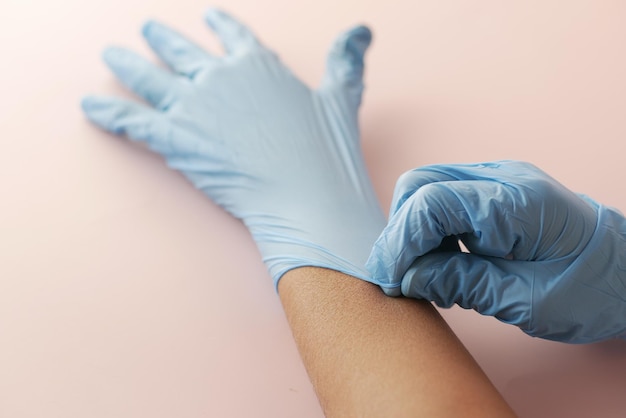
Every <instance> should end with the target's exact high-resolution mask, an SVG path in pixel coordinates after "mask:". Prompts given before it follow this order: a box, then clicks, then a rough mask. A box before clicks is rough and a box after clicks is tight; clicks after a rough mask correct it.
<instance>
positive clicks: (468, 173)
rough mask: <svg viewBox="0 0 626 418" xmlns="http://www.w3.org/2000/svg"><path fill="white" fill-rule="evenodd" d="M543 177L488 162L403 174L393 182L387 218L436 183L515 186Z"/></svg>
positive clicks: (525, 166) (526, 168)
mask: <svg viewBox="0 0 626 418" xmlns="http://www.w3.org/2000/svg"><path fill="white" fill-rule="evenodd" d="M545 177H547V175H546V174H545V173H544V172H543V171H541V170H539V169H538V168H537V167H535V166H534V165H532V164H530V163H526V162H523V161H509V160H501V161H491V162H483V163H476V164H434V165H427V166H424V167H419V168H416V169H414V170H410V171H408V172H406V173H404V174H403V175H402V176H400V178H398V181H397V182H396V187H395V190H394V194H393V199H392V204H391V211H390V215H393V214H394V213H395V212H396V211H397V210H398V209H399V208H400V207H401V206H402V204H404V202H405V201H406V200H407V199H408V198H409V197H410V196H411V195H412V194H413V193H415V191H416V190H417V189H419V188H420V187H422V186H424V185H426V184H428V183H435V182H440V181H456V180H492V181H498V182H500V183H508V182H511V183H519V182H522V181H528V180H536V179H538V178H545Z"/></svg>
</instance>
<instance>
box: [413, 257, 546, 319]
mask: <svg viewBox="0 0 626 418" xmlns="http://www.w3.org/2000/svg"><path fill="white" fill-rule="evenodd" d="M534 268H535V267H534V265H533V263H530V262H527V261H516V260H507V259H503V258H498V257H485V256H480V255H475V254H467V253H458V252H448V253H434V254H433V253H431V254H427V255H424V256H422V257H418V258H417V259H416V260H415V261H414V262H413V264H412V265H411V267H410V268H409V269H408V270H407V271H406V273H405V274H404V276H403V278H402V294H403V295H404V296H408V297H411V298H420V299H428V300H430V301H432V302H435V303H436V304H437V305H438V306H440V307H443V308H449V307H451V306H452V305H453V304H455V303H456V304H458V305H459V306H461V307H463V308H466V309H470V308H471V309H474V310H476V311H478V312H479V313H481V314H483V315H490V316H495V317H496V318H498V319H500V320H501V321H503V322H506V323H509V324H514V325H517V326H519V327H520V328H522V329H528V327H529V326H530V321H531V302H532V283H533V279H534V276H535V274H534Z"/></svg>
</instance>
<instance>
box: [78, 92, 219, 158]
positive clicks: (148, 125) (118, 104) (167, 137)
mask: <svg viewBox="0 0 626 418" xmlns="http://www.w3.org/2000/svg"><path fill="white" fill-rule="evenodd" d="M81 105H82V108H83V110H84V112H85V115H86V116H87V118H88V119H89V120H90V121H91V122H93V123H95V124H96V125H98V126H100V127H101V128H102V129H105V130H107V131H109V132H111V133H114V134H116V135H126V136H127V137H128V138H130V139H132V140H135V141H142V142H146V143H147V144H148V146H149V147H150V148H151V149H153V150H154V151H157V152H158V153H160V154H162V155H164V156H166V157H169V156H172V155H185V154H186V153H188V154H193V153H195V152H196V151H197V149H198V147H199V146H200V145H199V144H200V141H198V140H195V139H194V138H192V137H190V135H188V134H185V133H184V132H180V131H179V130H177V129H176V128H175V127H174V126H172V124H171V123H170V121H169V120H168V119H167V117H166V116H165V115H164V114H163V113H161V112H159V111H157V110H154V109H152V108H150V107H148V106H145V105H142V104H140V103H135V102H133V101H130V100H126V99H120V98H117V97H107V96H88V97H85V98H84V99H83V100H82V102H81ZM174 137H175V138H176V140H175V141H173V140H172V138H174ZM205 142H206V141H205ZM209 155H210V153H209Z"/></svg>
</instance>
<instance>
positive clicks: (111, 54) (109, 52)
mask: <svg viewBox="0 0 626 418" xmlns="http://www.w3.org/2000/svg"><path fill="white" fill-rule="evenodd" d="M124 54H125V51H124V49H123V48H120V47H118V46H108V47H106V48H105V49H104V51H102V59H103V60H104V62H105V63H106V64H107V65H108V66H109V67H110V66H114V65H116V64H117V63H118V62H119V61H120V60H121V59H122V58H123V57H124Z"/></svg>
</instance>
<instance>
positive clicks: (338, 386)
mask: <svg viewBox="0 0 626 418" xmlns="http://www.w3.org/2000/svg"><path fill="white" fill-rule="evenodd" d="M278 290H279V294H280V299H281V301H282V304H283V307H284V310H285V314H286V316H287V319H288V321H289V324H290V327H291V330H292V332H293V336H294V338H295V341H296V344H297V346H298V350H299V351H300V355H301V357H302V360H303V362H304V365H305V367H306V369H307V372H308V374H309V377H310V379H311V381H312V383H313V386H314V388H315V391H316V393H317V396H318V398H319V401H320V404H321V406H322V408H323V410H324V413H325V415H326V416H327V417H342V418H344V417H422V416H423V417H460V416H463V417H467V418H471V417H480V418H488V417H498V418H506V417H514V416H515V414H514V412H513V411H512V410H511V408H510V407H509V406H508V405H507V403H506V402H505V401H504V399H503V398H502V396H501V395H500V393H499V392H498V391H497V390H496V388H495V387H494V386H493V384H492V383H491V382H490V381H489V379H488V378H487V376H486V375H485V374H484V372H483V371H482V370H481V369H480V367H479V366H478V364H477V363H476V361H475V360H474V359H473V358H472V356H471V355H470V354H469V352H468V351H467V350H466V349H465V347H464V346H463V344H462V343H461V342H460V341H459V339H458V338H457V337H456V336H455V335H454V333H453V332H452V330H451V329H450V328H449V327H448V325H447V324H446V322H445V321H444V320H443V318H442V317H441V316H440V315H439V313H438V312H437V311H436V310H435V309H434V308H433V306H432V305H431V304H430V303H428V302H425V301H416V300H411V299H402V298H400V299H398V298H389V297H387V296H385V295H384V293H383V292H382V291H381V290H380V288H378V287H377V286H375V285H373V284H371V283H368V282H365V281H362V280H359V279H356V278H354V277H351V276H347V275H345V274H343V273H340V272H337V271H333V270H327V269H322V268H316V267H303V268H297V269H293V270H291V271H289V272H287V273H286V274H285V275H284V277H283V278H282V279H281V281H280V282H279V287H278ZM383 318H384V321H383V320H382V319H383Z"/></svg>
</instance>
